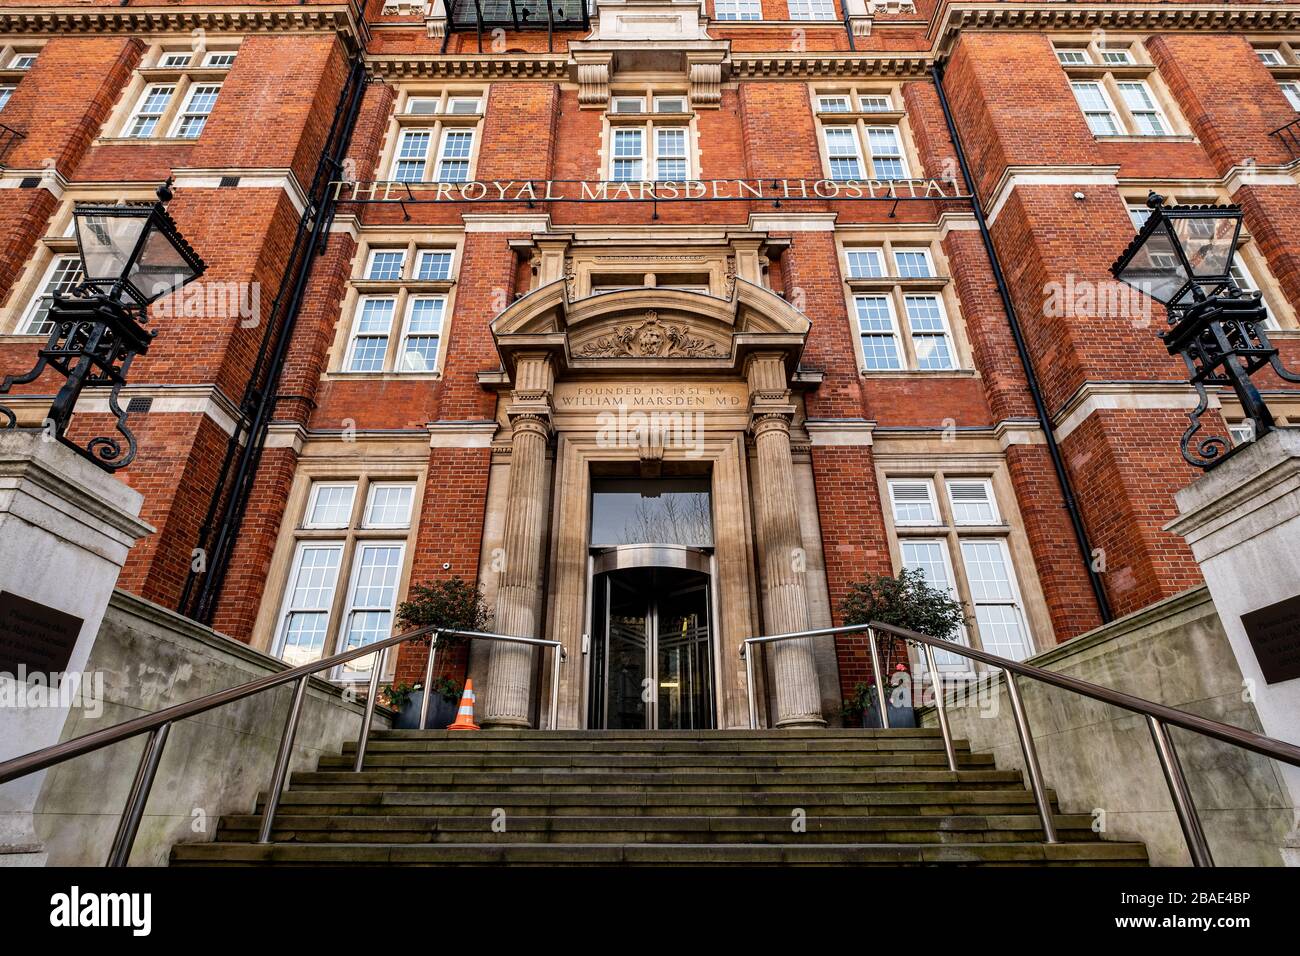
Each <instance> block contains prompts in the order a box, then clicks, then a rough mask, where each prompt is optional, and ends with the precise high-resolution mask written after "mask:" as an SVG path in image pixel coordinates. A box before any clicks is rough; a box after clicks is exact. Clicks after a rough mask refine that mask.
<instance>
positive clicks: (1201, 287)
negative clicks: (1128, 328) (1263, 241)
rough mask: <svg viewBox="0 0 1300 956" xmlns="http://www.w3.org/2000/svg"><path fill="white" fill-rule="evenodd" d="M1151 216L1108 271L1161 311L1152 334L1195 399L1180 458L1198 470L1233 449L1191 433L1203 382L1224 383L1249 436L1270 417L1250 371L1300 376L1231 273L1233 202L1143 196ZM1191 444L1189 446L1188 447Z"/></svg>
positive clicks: (1203, 399) (1237, 227) (1257, 303)
mask: <svg viewBox="0 0 1300 956" xmlns="http://www.w3.org/2000/svg"><path fill="white" fill-rule="evenodd" d="M1147 206H1149V207H1150V208H1151V217H1150V218H1149V219H1148V220H1147V221H1146V223H1145V224H1143V226H1142V228H1141V230H1139V231H1138V234H1137V236H1136V237H1134V239H1133V241H1132V242H1131V243H1129V246H1128V248H1127V249H1125V250H1124V253H1123V255H1121V256H1120V257H1119V258H1118V259H1117V260H1115V264H1114V265H1113V266H1111V267H1110V271H1111V274H1112V275H1113V276H1115V278H1116V279H1119V280H1120V281H1121V282H1124V283H1127V284H1128V285H1130V286H1132V287H1133V288H1135V289H1137V290H1139V291H1140V292H1144V293H1146V294H1147V295H1149V296H1150V297H1151V298H1153V299H1155V300H1156V301H1157V302H1159V303H1160V304H1162V305H1163V306H1164V307H1165V308H1166V309H1167V310H1168V313H1169V325H1170V326H1171V327H1170V328H1169V329H1168V330H1167V331H1165V332H1161V333H1160V338H1161V339H1162V340H1164V343H1165V347H1166V348H1167V349H1168V350H1169V354H1170V355H1181V356H1182V358H1183V361H1184V362H1186V363H1187V371H1188V373H1189V376H1190V381H1191V384H1192V385H1194V386H1195V387H1196V391H1197V394H1198V395H1199V396H1200V403H1199V404H1198V405H1197V406H1196V409H1195V410H1194V411H1192V412H1189V413H1188V417H1189V418H1191V420H1192V424H1191V426H1190V427H1189V428H1188V429H1187V431H1186V432H1184V433H1183V439H1182V451H1183V457H1184V458H1185V459H1186V460H1187V461H1189V462H1190V463H1191V464H1193V465H1196V466H1197V467H1198V468H1206V469H1208V468H1212V467H1214V466H1215V465H1217V464H1220V463H1221V462H1223V461H1226V460H1227V459H1228V457H1230V456H1231V455H1232V454H1233V453H1234V452H1235V451H1236V450H1237V449H1236V448H1234V447H1233V444H1232V440H1231V437H1230V436H1220V435H1211V436H1208V437H1204V438H1201V439H1199V440H1196V439H1195V435H1196V432H1197V431H1199V430H1200V428H1201V420H1200V419H1201V415H1202V414H1203V413H1204V412H1205V410H1206V408H1207V407H1208V406H1209V397H1208V395H1207V393H1206V387H1207V386H1220V385H1229V386H1231V387H1232V390H1233V391H1234V392H1235V393H1236V395H1237V399H1238V401H1240V402H1241V407H1242V410H1243V411H1244V412H1245V417H1246V420H1247V421H1248V422H1250V423H1251V427H1252V428H1253V430H1254V431H1253V435H1254V437H1255V438H1258V437H1260V436H1261V435H1263V434H1265V433H1266V432H1269V431H1271V430H1272V429H1273V427H1274V424H1273V416H1272V415H1271V414H1270V413H1269V410H1268V406H1267V405H1265V404H1264V400H1263V398H1262V397H1261V396H1260V394H1259V390H1258V389H1256V388H1255V386H1254V383H1252V382H1251V380H1250V377H1251V375H1253V374H1254V373H1255V372H1257V371H1259V370H1260V369H1261V368H1263V367H1264V366H1265V365H1271V366H1272V367H1273V371H1274V372H1276V373H1277V375H1278V376H1279V377H1280V378H1283V379H1285V380H1286V381H1288V382H1300V375H1294V374H1292V373H1290V372H1288V371H1287V370H1286V369H1285V368H1283V366H1282V361H1281V359H1280V358H1279V357H1278V351H1277V349H1276V348H1274V347H1273V346H1272V345H1270V344H1269V341H1268V333H1267V332H1266V331H1265V329H1264V322H1265V320H1266V319H1267V318H1268V311H1267V309H1266V308H1265V306H1264V303H1263V301H1262V300H1261V298H1260V294H1259V293H1258V292H1243V291H1242V290H1241V288H1239V287H1238V285H1237V283H1236V281H1235V280H1234V279H1233V278H1232V274H1231V272H1232V261H1233V255H1234V254H1235V252H1236V249H1237V237H1238V235H1239V234H1240V232H1241V208H1240V207H1239V206H1169V207H1166V206H1165V205H1164V197H1163V196H1158V195H1156V194H1155V193H1151V194H1150V195H1149V196H1148V197H1147ZM1193 443H1194V444H1195V447H1194V448H1193Z"/></svg>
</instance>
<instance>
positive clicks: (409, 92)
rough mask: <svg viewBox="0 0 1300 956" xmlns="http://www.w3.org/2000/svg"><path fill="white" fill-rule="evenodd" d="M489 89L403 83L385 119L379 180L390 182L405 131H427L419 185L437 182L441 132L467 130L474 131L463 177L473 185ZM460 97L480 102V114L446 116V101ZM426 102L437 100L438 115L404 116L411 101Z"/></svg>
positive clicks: (474, 86) (472, 85)
mask: <svg viewBox="0 0 1300 956" xmlns="http://www.w3.org/2000/svg"><path fill="white" fill-rule="evenodd" d="M490 87H491V85H490V84H484V83H477V84H461V83H447V84H436V83H435V84H430V83H403V84H401V85H399V86H398V87H397V96H396V97H394V99H393V112H392V114H391V115H390V116H389V118H388V129H387V131H386V133H385V135H384V142H383V147H382V149H381V150H380V154H379V161H378V163H377V164H376V167H375V168H376V169H377V170H379V171H380V173H381V178H385V179H392V178H393V169H394V166H395V162H396V157H397V147H398V145H399V144H400V142H401V139H402V133H403V131H404V130H407V129H427V130H430V131H431V133H432V136H431V143H430V146H429V155H428V161H427V163H426V165H425V170H424V178H423V179H422V180H421V183H423V184H426V185H427V184H428V183H432V182H436V179H435V177H436V171H437V166H438V155H439V150H440V149H441V148H442V134H443V132H444V131H445V130H447V129H468V130H473V131H474V141H473V143H471V144H470V155H469V172H468V173H467V174H466V179H467V181H472V180H473V179H474V177H475V175H476V173H477V170H478V159H479V150H480V149H481V148H482V145H483V117H484V116H485V115H486V114H487V103H488V96H489V94H490V93H491V88H490ZM461 97H464V98H467V99H468V98H471V97H474V98H477V99H478V100H479V111H478V112H477V113H448V112H446V108H447V103H448V101H449V100H452V99H458V98H461ZM426 98H427V99H434V98H436V99H438V100H439V101H440V104H441V105H440V107H439V112H437V113H408V112H406V109H407V104H408V103H409V101H410V100H412V99H426ZM412 185H415V184H414V183H413V184H412Z"/></svg>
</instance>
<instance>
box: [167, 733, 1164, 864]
mask: <svg viewBox="0 0 1300 956" xmlns="http://www.w3.org/2000/svg"><path fill="white" fill-rule="evenodd" d="M957 746H958V760H959V765H960V770H959V771H958V772H957V773H952V772H950V771H949V770H948V769H947V762H946V760H945V759H944V753H943V742H942V740H941V739H940V737H939V736H938V732H937V731H933V730H928V729H915V730H821V731H702V732H685V731H553V732H547V731H487V732H482V733H448V732H446V731H435V730H430V731H384V732H378V731H377V732H376V733H375V735H374V736H373V737H372V738H371V741H370V745H369V748H368V750H367V753H366V761H365V769H364V770H363V772H362V773H360V774H356V773H353V772H352V770H351V768H352V761H353V759H354V755H355V747H354V746H349V747H348V748H345V750H344V752H343V754H342V755H341V756H338V757H326V758H323V759H322V760H321V761H320V766H319V767H318V768H317V770H316V771H314V772H307V773H295V774H293V775H292V777H291V779H290V785H289V788H288V789H287V790H286V792H285V794H284V797H283V799H282V800H281V803H280V809H279V814H278V816H277V818H276V826H275V830H274V834H273V842H272V843H269V844H258V843H257V842H256V839H257V831H258V824H259V816H258V815H255V814H239V815H233V816H227V817H223V818H222V819H221V822H220V825H219V827H218V830H217V837H216V841H215V842H211V843H188V844H181V845H178V846H176V847H175V848H174V849H173V851H172V863H173V865H274V866H281V865H330V864H348V865H358V864H371V865H399V864H400V865H453V864H455V865H474V864H480V865H482V864H486V865H502V864H532V865H547V864H556V865H575V864H597V865H619V864H621V865H682V864H704V865H715V864H729V863H735V864H745V865H761V864H774V865H795V864H806V865H836V864H839V865H853V866H862V865H872V864H878V865H908V864H912V865H915V864H921V865H935V864H938V865H944V864H964V865H972V864H995V865H1017V864H1019V865H1031V866H1041V865H1080V864H1084V865H1088V864H1091V865H1107V866H1110V865H1120V864H1125V865H1142V864H1145V863H1146V860H1147V857H1146V850H1145V848H1144V847H1143V846H1142V845H1141V844H1137V843H1118V842H1109V841H1102V840H1100V839H1099V838H1098V837H1097V835H1096V834H1094V833H1093V832H1092V830H1091V822H1092V821H1091V818H1090V817H1089V816H1088V815H1086V814H1060V813H1059V812H1058V814H1057V816H1056V826H1057V829H1058V831H1059V836H1060V839H1061V840H1062V842H1061V843H1058V844H1055V845H1049V844H1045V843H1043V842H1042V831H1041V829H1040V825H1039V820H1038V815H1037V812H1036V810H1035V808H1034V802H1033V797H1032V796H1031V794H1030V793H1029V791H1028V790H1027V789H1026V788H1025V786H1024V783H1023V782H1022V779H1021V775H1020V774H1019V773H1018V772H1014V771H1010V772H1009V771H1002V770H997V769H995V768H994V766H993V760H992V758H991V757H989V756H987V755H983V754H972V753H971V752H970V748H969V746H968V745H967V744H966V743H965V742H964V741H959V742H958V745H957ZM1055 806H1056V804H1055V798H1053V807H1055ZM261 808H262V800H261V799H259V801H258V807H257V810H258V813H259V814H260V812H261ZM800 821H802V826H800V825H799V824H800Z"/></svg>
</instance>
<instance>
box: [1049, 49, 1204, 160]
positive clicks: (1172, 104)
mask: <svg viewBox="0 0 1300 956" xmlns="http://www.w3.org/2000/svg"><path fill="white" fill-rule="evenodd" d="M1143 40H1144V38H1143V37H1137V36H1131V35H1119V34H1116V35H1112V34H1109V33H1107V34H1106V35H1105V42H1104V43H1103V42H1102V41H1101V40H1100V39H1099V38H1098V36H1096V35H1092V34H1089V35H1081V36H1074V35H1071V34H1063V35H1060V36H1058V35H1056V34H1053V36H1052V47H1053V50H1054V51H1055V50H1063V49H1079V50H1086V51H1087V54H1088V58H1089V61H1090V62H1088V63H1082V64H1072V63H1071V64H1065V63H1060V61H1059V60H1058V61H1057V63H1058V65H1059V66H1060V67H1061V69H1062V70H1063V71H1064V72H1065V75H1066V78H1067V80H1068V81H1069V82H1070V83H1074V82H1075V81H1081V80H1093V81H1096V82H1098V83H1100V84H1101V87H1102V90H1103V93H1104V95H1105V96H1106V99H1107V101H1108V103H1109V106H1110V108H1111V112H1112V113H1113V114H1114V116H1115V118H1116V120H1117V122H1118V123H1119V125H1120V127H1121V129H1122V132H1119V133H1116V134H1113V135H1106V134H1096V133H1094V134H1093V137H1094V138H1095V139H1097V140H1099V141H1101V142H1139V143H1144V142H1151V141H1153V140H1155V141H1167V140H1176V141H1188V142H1190V141H1194V140H1195V136H1194V135H1193V133H1192V131H1191V128H1190V127H1189V126H1188V125H1187V121H1186V120H1185V119H1184V118H1183V113H1182V110H1181V109H1180V108H1179V106H1178V101H1177V100H1175V99H1174V97H1173V94H1172V93H1170V92H1169V88H1168V87H1167V86H1165V83H1164V80H1163V79H1161V77H1160V72H1159V71H1158V70H1157V69H1156V66H1155V63H1153V62H1152V60H1151V57H1150V55H1149V54H1148V53H1147V50H1146V46H1145V44H1144V42H1143ZM1102 50H1115V51H1118V50H1123V51H1125V52H1127V53H1128V54H1129V56H1130V58H1131V59H1132V61H1133V62H1132V63H1131V64H1128V65H1123V64H1113V63H1105V62H1103V60H1102V57H1101V52H1102ZM1131 80H1140V81H1143V82H1145V83H1146V87H1147V89H1148V90H1149V91H1150V93H1151V98H1152V99H1153V100H1154V102H1155V106H1156V109H1157V110H1159V112H1160V116H1161V119H1163V120H1164V122H1165V124H1166V125H1168V126H1169V131H1168V132H1167V133H1164V134H1160V135H1154V136H1151V135H1144V134H1141V133H1138V132H1137V129H1138V127H1137V125H1136V124H1135V121H1134V119H1133V116H1132V114H1131V113H1130V112H1129V108H1128V106H1127V105H1126V104H1125V101H1124V97H1123V96H1121V95H1120V92H1119V87H1118V85H1117V84H1119V83H1123V82H1126V81H1131ZM1073 92H1074V90H1073V87H1071V93H1073ZM1079 115H1080V117H1083V109H1082V107H1080V108H1079ZM1084 122H1085V124H1086V123H1087V119H1086V118H1084Z"/></svg>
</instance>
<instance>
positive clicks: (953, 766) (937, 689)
mask: <svg viewBox="0 0 1300 956" xmlns="http://www.w3.org/2000/svg"><path fill="white" fill-rule="evenodd" d="M922 647H924V648H925V666H926V667H927V668H928V669H929V671H930V682H931V683H932V684H933V685H934V712H935V713H936V714H937V715H938V716H939V733H941V734H942V735H943V751H944V753H945V754H947V755H948V769H949V770H951V771H952V772H953V773H956V772H957V750H956V748H955V747H953V745H952V729H951V728H950V727H949V726H948V711H947V709H946V707H945V706H944V701H943V681H942V680H941V679H940V677H939V668H938V667H937V666H935V663H934V648H933V647H931V646H930V645H929V644H923V645H922Z"/></svg>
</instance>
